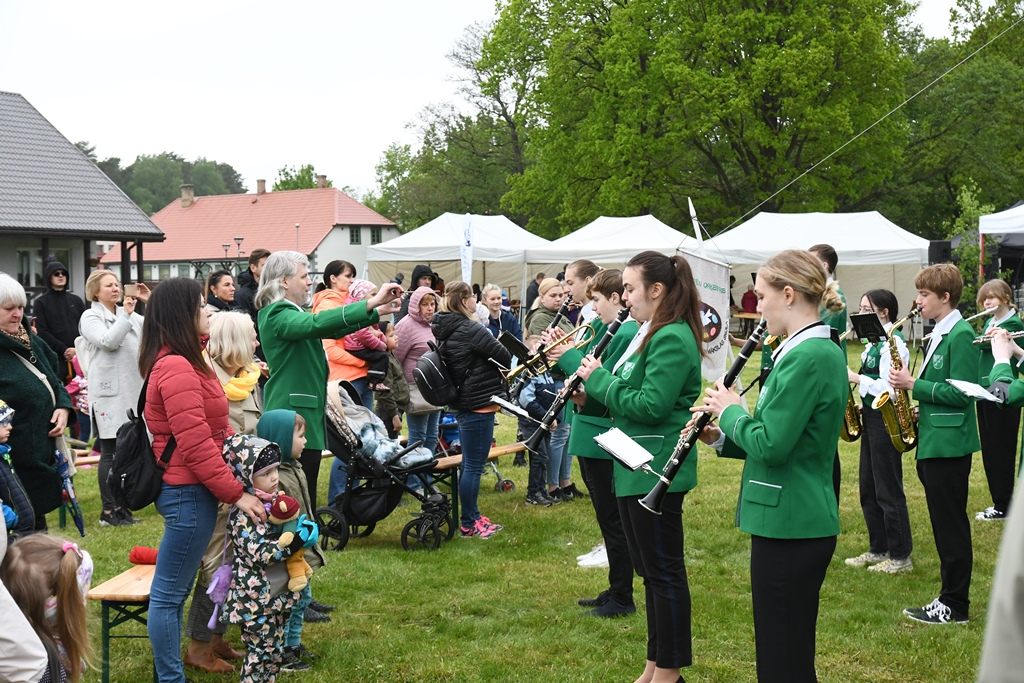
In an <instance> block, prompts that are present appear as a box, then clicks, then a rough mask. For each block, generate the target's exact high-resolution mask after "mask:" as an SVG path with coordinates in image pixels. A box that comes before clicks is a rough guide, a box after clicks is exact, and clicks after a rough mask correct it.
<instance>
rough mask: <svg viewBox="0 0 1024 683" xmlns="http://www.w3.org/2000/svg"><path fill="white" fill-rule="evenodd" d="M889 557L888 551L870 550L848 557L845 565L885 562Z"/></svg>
mask: <svg viewBox="0 0 1024 683" xmlns="http://www.w3.org/2000/svg"><path fill="white" fill-rule="evenodd" d="M888 559H889V553H881V554H880V553H873V552H871V551H870V550H869V551H867V552H866V553H861V554H860V555H858V556H857V557H848V558H846V560H844V561H845V562H846V565H847V566H848V567H867V566H869V565H872V564H878V563H879V562H885V561H886V560H888Z"/></svg>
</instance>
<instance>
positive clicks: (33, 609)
mask: <svg viewBox="0 0 1024 683" xmlns="http://www.w3.org/2000/svg"><path fill="white" fill-rule="evenodd" d="M197 284H198V283H197ZM63 546H64V541H63V539H60V538H57V537H55V536H47V535H46V534H32V535H30V536H26V537H25V538H22V539H21V540H19V541H18V542H17V543H14V544H12V545H11V547H10V548H9V549H8V551H7V556H6V557H5V558H4V562H3V566H2V567H0V578H2V579H3V583H4V586H6V587H7V590H9V591H10V593H11V597H13V598H14V601H15V602H16V603H17V604H18V607H20V608H21V611H22V612H23V613H24V615H25V618H26V619H27V620H28V623H29V624H31V626H32V630H34V631H35V632H36V635H37V636H39V638H40V639H41V640H44V641H47V642H49V643H50V645H53V646H54V649H56V642H55V641H57V640H59V641H60V643H61V644H62V645H63V646H64V650H65V652H67V656H68V667H69V668H68V678H69V679H70V680H71V681H78V680H80V679H81V677H82V674H83V673H84V670H85V668H86V667H91V666H92V662H91V658H92V643H91V642H90V640H89V629H88V626H87V615H88V611H87V609H86V606H85V596H83V595H82V591H81V589H80V588H79V587H78V568H79V567H80V566H81V563H82V560H81V558H79V557H78V554H77V553H76V552H74V551H71V550H69V551H68V552H64V550H63ZM51 595H52V596H54V597H56V599H57V616H58V619H57V623H56V625H55V626H51V625H50V622H49V620H47V618H46V600H47V598H49V597H50V596H51Z"/></svg>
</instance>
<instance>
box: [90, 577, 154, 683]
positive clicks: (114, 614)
mask: <svg viewBox="0 0 1024 683" xmlns="http://www.w3.org/2000/svg"><path fill="white" fill-rule="evenodd" d="M155 573H156V566H155V565H152V564H137V565H135V566H134V567H132V568H131V569H129V570H128V571H124V572H121V573H120V574H118V575H117V576H115V577H114V578H112V579H110V580H108V581H104V582H103V583H101V584H100V585H98V586H95V587H93V588H92V590H90V591H89V599H90V600H99V601H100V604H101V605H102V614H103V616H102V622H101V624H102V628H103V632H102V636H101V637H102V643H103V679H102V680H103V683H110V639H111V638H149V635H148V634H147V635H143V636H135V635H112V634H111V631H112V630H113V629H114V628H115V627H117V626H120V625H121V624H124V623H126V622H129V621H134V622H136V623H139V624H142V625H143V626H147V625H148V622H147V620H146V612H148V611H149V591H150V588H151V587H152V585H153V575H154V574H155ZM153 681H154V683H155V681H156V668H155V666H154V668H153Z"/></svg>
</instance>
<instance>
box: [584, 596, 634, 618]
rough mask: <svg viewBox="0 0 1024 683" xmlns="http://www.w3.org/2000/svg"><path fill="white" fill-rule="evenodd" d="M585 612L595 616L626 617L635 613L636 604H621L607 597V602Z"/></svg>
mask: <svg viewBox="0 0 1024 683" xmlns="http://www.w3.org/2000/svg"><path fill="white" fill-rule="evenodd" d="M587 614H590V615H593V616H595V617H606V618H609V619H610V618H614V617H626V616H629V615H630V614H636V605H621V604H619V603H617V602H615V601H614V600H612V599H611V598H609V599H608V602H606V603H604V604H603V605H599V606H598V607H595V608H594V609H592V610H590V611H589V612H587Z"/></svg>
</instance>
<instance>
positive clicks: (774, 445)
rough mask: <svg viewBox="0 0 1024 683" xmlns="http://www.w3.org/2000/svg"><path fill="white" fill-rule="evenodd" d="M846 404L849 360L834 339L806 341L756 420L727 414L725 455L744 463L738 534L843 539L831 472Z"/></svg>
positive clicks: (767, 393) (781, 370) (784, 363)
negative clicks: (833, 537)
mask: <svg viewBox="0 0 1024 683" xmlns="http://www.w3.org/2000/svg"><path fill="white" fill-rule="evenodd" d="M847 396H848V391H847V383H846V358H845V356H844V354H843V352H842V350H841V349H840V348H839V346H837V345H836V343H835V342H833V341H832V340H831V339H828V338H823V337H818V338H811V339H805V340H803V341H801V342H800V343H799V344H797V345H796V346H795V347H793V348H792V349H790V350H789V351H788V352H787V353H786V354H785V355H784V356H783V357H782V358H781V360H779V361H777V362H776V364H775V367H774V368H773V369H772V372H771V374H770V375H768V379H767V381H766V382H765V384H764V387H763V388H762V389H761V393H760V394H759V395H758V397H757V405H756V406H755V407H754V415H753V416H751V415H749V414H748V413H747V411H746V410H744V409H743V407H742V406H729V407H728V408H726V409H725V411H724V412H723V413H722V416H721V418H720V420H719V425H720V428H721V430H722V433H723V434H725V436H726V442H725V447H724V448H723V449H722V455H723V456H725V457H741V458H745V459H746V463H745V464H744V467H743V481H742V483H741V484H740V503H739V510H738V512H737V518H738V521H739V527H740V529H741V530H743V531H745V532H747V533H749V534H754V535H757V536H764V537H766V538H824V537H826V536H835V535H837V534H838V533H839V508H838V505H837V502H836V493H835V488H834V487H833V484H832V464H833V460H834V456H835V449H836V442H837V441H838V439H839V431H840V429H841V426H842V423H843V412H844V411H845V409H846V399H847Z"/></svg>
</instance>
